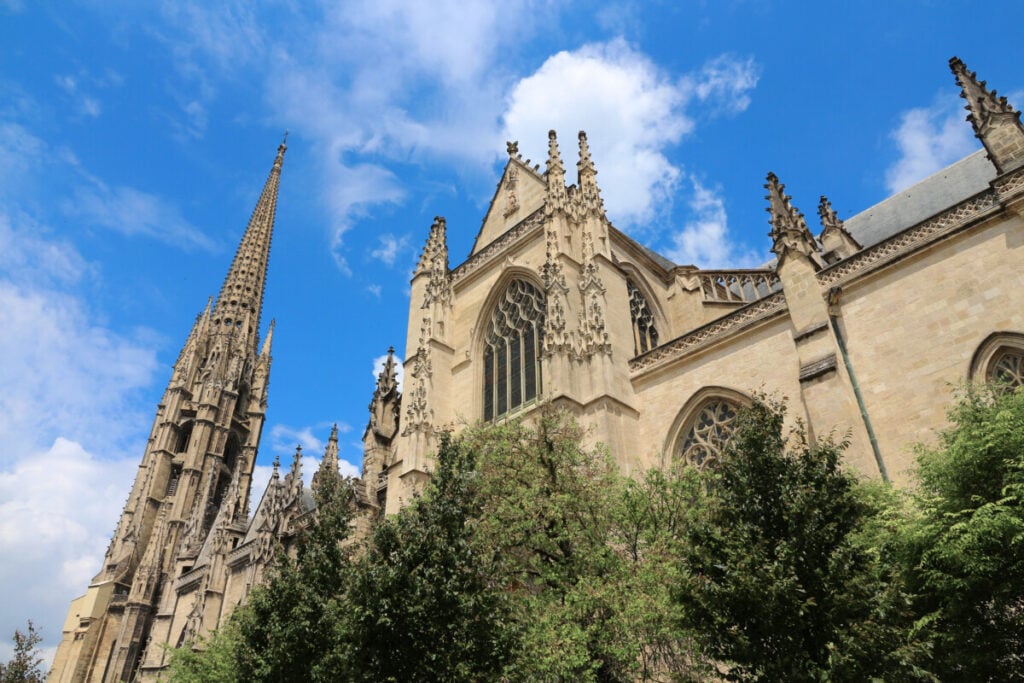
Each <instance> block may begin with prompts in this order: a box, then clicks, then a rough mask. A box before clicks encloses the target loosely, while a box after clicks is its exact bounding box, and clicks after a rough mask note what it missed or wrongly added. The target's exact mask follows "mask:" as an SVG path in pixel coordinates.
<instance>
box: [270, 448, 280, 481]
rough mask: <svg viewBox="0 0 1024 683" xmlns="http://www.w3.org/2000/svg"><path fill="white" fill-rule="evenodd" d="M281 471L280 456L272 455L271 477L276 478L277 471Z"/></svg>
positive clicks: (277, 454)
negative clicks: (272, 468) (272, 467)
mask: <svg viewBox="0 0 1024 683" xmlns="http://www.w3.org/2000/svg"><path fill="white" fill-rule="evenodd" d="M279 469H281V455H280V454H279V453H275V454H274V473H273V474H272V475H271V476H274V477H276V476H277V471H278V470H279Z"/></svg>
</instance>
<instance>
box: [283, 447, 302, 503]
mask: <svg viewBox="0 0 1024 683" xmlns="http://www.w3.org/2000/svg"><path fill="white" fill-rule="evenodd" d="M284 481H285V485H286V486H287V487H288V493H289V494H290V495H289V497H290V498H292V499H294V498H295V497H297V496H298V495H299V494H300V493H302V446H296V447H295V455H293V456H292V468H291V470H290V471H289V472H288V474H286V475H285V478H284Z"/></svg>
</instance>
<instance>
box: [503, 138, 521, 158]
mask: <svg viewBox="0 0 1024 683" xmlns="http://www.w3.org/2000/svg"><path fill="white" fill-rule="evenodd" d="M505 149H506V150H508V155H509V156H510V157H514V156H516V155H517V154H519V141H518V140H512V141H509V142H506V143H505Z"/></svg>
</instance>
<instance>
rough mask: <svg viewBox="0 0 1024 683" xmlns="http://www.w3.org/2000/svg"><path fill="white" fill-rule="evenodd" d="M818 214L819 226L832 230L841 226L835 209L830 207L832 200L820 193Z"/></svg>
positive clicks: (841, 222) (841, 223)
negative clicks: (819, 218)
mask: <svg viewBox="0 0 1024 683" xmlns="http://www.w3.org/2000/svg"><path fill="white" fill-rule="evenodd" d="M818 215H819V216H821V226H822V227H823V228H825V229H826V230H834V229H839V228H842V227H843V221H841V220H840V219H839V216H838V215H836V211H835V209H833V208H832V202H830V201H829V200H828V197H826V196H825V195H821V199H820V200H819V203H818Z"/></svg>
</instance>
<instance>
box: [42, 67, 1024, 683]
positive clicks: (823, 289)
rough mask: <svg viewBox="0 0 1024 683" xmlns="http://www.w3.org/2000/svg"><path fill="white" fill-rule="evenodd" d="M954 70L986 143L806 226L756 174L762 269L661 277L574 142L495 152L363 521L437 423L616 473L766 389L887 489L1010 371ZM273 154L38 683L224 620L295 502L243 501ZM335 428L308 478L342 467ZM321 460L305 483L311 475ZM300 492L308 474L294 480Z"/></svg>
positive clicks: (127, 659)
mask: <svg viewBox="0 0 1024 683" xmlns="http://www.w3.org/2000/svg"><path fill="white" fill-rule="evenodd" d="M950 67H951V68H952V70H953V73H954V75H955V77H956V81H957V83H958V85H959V87H960V89H961V96H962V97H963V98H964V99H965V100H966V102H967V107H966V109H967V110H968V112H969V115H968V117H967V120H968V121H969V122H970V125H971V126H973V128H974V132H975V134H976V136H977V137H978V138H979V139H980V140H981V142H982V144H983V146H984V150H981V151H978V152H976V153H974V154H971V155H970V156H968V157H966V158H964V159H962V160H960V161H958V162H956V163H955V164H953V165H952V166H949V167H948V168H946V169H943V170H942V171H940V172H938V173H936V174H935V175H933V176H931V177H930V178H927V179H926V180H923V181H922V182H920V183H918V184H917V185H915V186H913V187H911V188H909V189H907V190H904V191H902V192H900V193H899V194H898V195H896V196H893V197H890V198H889V199H886V200H885V201H883V202H881V203H880V204H878V205H876V206H873V207H870V208H868V209H866V210H864V211H863V212H861V213H859V214H857V215H856V216H853V217H852V218H850V219H849V220H847V221H845V223H844V222H843V221H841V220H840V219H839V218H838V217H837V216H836V213H835V211H833V210H832V207H831V205H830V204H829V202H828V200H827V199H826V198H825V197H822V198H821V203H820V206H819V207H818V215H819V216H820V219H821V229H820V232H818V234H817V236H816V235H815V234H814V232H812V230H811V228H810V227H809V226H808V223H807V221H806V219H805V218H804V215H803V213H801V212H800V211H799V210H798V209H797V208H796V207H794V206H793V205H792V204H791V202H790V198H789V197H788V196H787V195H786V193H785V186H784V185H783V184H782V183H781V182H780V180H779V179H778V178H777V177H776V176H775V175H774V174H771V173H769V174H768V178H767V183H766V185H765V188H766V190H767V197H766V199H767V206H768V213H769V217H770V224H771V233H770V236H771V240H772V246H771V249H772V252H773V253H774V255H775V258H774V260H773V262H772V263H770V264H769V265H766V266H764V267H762V268H756V269H748V270H702V269H699V268H696V267H694V266H688V265H676V264H673V263H671V262H669V261H668V260H667V259H665V258H664V257H662V256H660V255H658V254H656V253H654V252H652V251H650V250H649V249H647V248H646V247H644V246H642V245H640V244H638V243H637V242H635V241H634V240H632V239H631V238H630V237H628V236H627V235H625V234H624V233H622V232H620V231H619V230H618V229H617V228H615V226H614V225H612V223H611V222H610V220H609V219H608V217H607V216H606V215H605V210H604V205H603V202H602V199H601V190H600V188H599V186H598V182H597V170H596V167H595V163H594V161H593V160H592V159H591V156H590V151H589V148H588V146H587V137H586V135H585V134H584V133H582V132H581V133H580V134H579V140H578V144H579V152H578V161H577V163H576V172H577V176H576V182H575V184H572V185H569V186H567V185H566V169H565V165H564V163H563V161H562V158H561V152H560V150H559V146H558V140H557V138H556V135H555V132H554V131H552V132H551V133H550V134H549V139H548V158H547V165H546V168H545V170H544V171H543V172H541V171H540V170H539V167H531V165H530V164H529V163H528V162H526V161H524V160H523V158H522V157H521V156H520V155H519V153H518V146H517V144H516V143H514V142H512V143H509V145H508V153H509V159H508V163H507V164H506V166H505V170H504V173H503V175H502V177H501V181H500V183H499V184H498V188H497V191H496V192H495V195H494V198H493V199H492V201H491V205H490V207H489V209H488V211H487V214H486V216H485V217H484V220H483V225H482V227H481V228H480V232H479V234H478V235H477V238H476V242H475V244H474V246H473V250H472V252H471V253H470V255H469V257H468V258H467V259H466V260H465V261H463V262H462V263H461V264H460V265H458V266H456V267H455V268H451V267H450V266H449V258H448V247H447V243H446V229H447V228H446V225H445V220H444V218H440V217H438V218H437V219H436V220H435V221H434V224H433V225H432V226H430V232H429V236H428V237H427V242H426V246H425V248H424V250H423V254H422V256H421V258H420V260H419V264H418V266H417V268H416V271H415V275H414V276H413V279H412V297H411V305H410V309H409V323H408V337H407V339H406V345H405V348H406V349H407V350H408V354H407V358H406V359H405V368H406V369H407V374H406V379H405V385H404V387H403V389H404V391H403V393H399V390H398V384H397V376H396V366H397V361H396V359H395V358H394V354H393V352H392V353H391V354H389V357H388V361H387V364H386V366H385V368H384V370H383V372H382V373H381V375H380V377H379V379H378V381H377V387H376V390H375V392H374V394H373V398H372V401H371V403H370V418H369V423H368V425H367V427H366V431H365V433H364V436H363V442H364V446H365V449H364V459H363V477H362V479H361V481H359V482H357V492H358V495H359V498H360V505H361V507H362V508H363V509H364V511H365V514H364V515H363V517H362V521H361V524H364V525H365V524H367V523H368V520H369V519H370V518H371V517H372V516H373V515H374V514H377V513H381V512H383V513H393V512H395V511H396V510H398V509H399V508H400V507H401V506H402V505H403V504H404V503H405V502H407V501H409V500H410V498H411V496H412V495H413V494H414V493H415V492H416V491H418V490H420V489H421V488H422V486H423V485H424V483H425V482H426V481H427V480H428V478H429V471H430V466H431V454H432V453H433V452H434V450H435V449H436V447H437V444H438V435H439V433H440V432H441V431H442V430H446V429H458V428H459V425H460V424H465V423H466V422H467V421H468V422H472V421H478V420H485V421H491V420H504V419H507V418H511V417H520V416H527V415H529V414H530V411H531V410H533V409H534V408H536V407H537V406H538V405H541V404H554V405H558V406H561V407H564V408H565V409H567V410H569V411H570V412H572V413H573V414H574V415H576V416H577V419H578V420H579V421H580V423H581V424H583V425H584V426H585V427H587V428H589V434H590V437H589V438H591V439H593V440H594V441H600V442H603V443H605V444H607V445H608V447H609V449H610V451H611V453H612V454H613V455H614V456H615V457H616V459H617V460H618V462H619V464H620V466H621V468H622V470H623V471H624V472H626V473H640V472H642V471H644V470H646V469H648V468H651V467H664V466H666V465H667V464H668V463H670V462H673V461H682V462H686V463H689V464H691V465H692V466H694V467H709V466H712V465H713V463H714V461H715V459H716V458H717V457H719V454H720V451H721V448H722V445H723V443H724V442H725V441H726V440H727V439H728V436H729V433H730V430H731V427H732V422H733V420H734V418H735V414H736V410H737V408H739V407H741V406H742V405H743V404H744V403H747V402H748V401H750V397H751V396H752V395H753V394H754V393H755V392H758V391H765V392H768V393H772V394H777V395H780V396H786V397H788V399H789V404H790V417H791V419H800V420H802V421H803V422H804V423H805V424H806V425H807V427H808V429H809V432H810V435H811V437H812V438H815V437H816V436H821V435H825V434H828V433H830V432H832V431H833V430H834V431H835V432H836V433H838V434H847V433H848V434H849V438H850V447H849V449H848V451H847V455H848V460H849V465H850V466H851V467H852V468H855V469H856V470H858V471H860V472H861V473H863V474H864V475H865V476H868V477H882V478H886V479H889V480H891V481H893V482H896V483H900V482H903V481H905V480H906V478H907V474H908V468H909V467H910V465H911V461H912V454H911V453H910V452H909V450H908V445H909V444H911V443H913V442H915V441H919V440H923V439H926V438H928V437H929V436H930V435H932V434H933V433H934V430H935V429H937V428H940V427H942V426H943V424H944V420H945V417H944V411H945V408H946V406H947V405H949V402H950V400H951V397H952V392H953V389H954V388H955V386H956V385H958V384H962V383H964V382H965V381H972V380H979V381H981V380H988V379H1000V380H1003V381H1006V382H1009V383H1012V384H1016V385H1021V384H1024V127H1022V125H1021V121H1020V113H1019V112H1018V111H1016V110H1015V109H1014V108H1013V107H1012V106H1011V105H1010V104H1009V103H1008V102H1007V101H1006V98H1000V97H997V95H996V93H995V91H990V90H988V89H987V88H986V85H985V82H984V81H979V80H978V79H977V78H976V76H975V74H973V73H971V72H969V71H968V70H967V68H966V66H965V65H964V63H963V62H961V61H960V60H959V59H956V58H954V59H952V60H950ZM285 149H286V147H285V145H284V144H283V143H282V145H281V146H280V147H279V148H278V152H277V157H276V158H275V160H274V164H273V167H272V168H271V171H270V176H269V178H268V179H267V182H266V186H265V187H264V189H263V193H262V195H261V196H260V199H259V202H258V203H257V205H256V209H255V211H254V212H253V215H252V218H251V220H250V222H249V226H248V228H247V229H246V231H245V235H244V236H243V238H242V242H241V244H240V246H239V248H238V252H237V254H236V255H235V258H234V260H233V261H232V263H231V267H230V269H229V270H228V274H227V277H226V278H225V280H224V285H223V287H222V288H221V291H220V294H219V295H218V297H217V299H216V301H215V302H213V301H212V300H211V302H210V303H209V304H207V307H206V310H205V311H203V313H202V314H201V315H200V316H199V317H198V318H197V320H196V322H195V325H194V326H193V328H192V332H191V333H190V334H189V336H188V339H187V340H186V342H185V345H184V347H183V348H182V351H181V355H180V356H179V357H178V360H177V362H176V363H175V365H174V370H173V374H172V376H171V379H170V382H169V383H168V386H167V389H166V391H165V393H164V396H163V399H162V400H161V402H160V405H159V406H158V408H157V413H156V419H155V420H154V422H153V429H152V432H151V434H150V438H149V442H148V444H147V447H146V451H145V453H144V454H143V456H142V462H141V464H140V467H139V471H138V475H137V477H136V479H135V483H134V485H133V487H132V490H131V494H130V496H129V498H128V501H127V503H126V505H125V508H124V512H123V513H122V515H121V519H120V522H119V523H118V525H117V529H116V531H115V532H114V536H113V538H112V540H111V542H110V547H109V548H108V550H107V553H106V557H105V558H104V560H103V565H102V567H100V570H99V573H98V574H97V575H96V577H95V578H94V579H93V581H92V583H91V584H90V585H89V587H88V588H87V590H86V593H85V594H84V595H83V596H81V597H79V598H76V599H75V600H74V601H72V603H71V607H70V609H69V610H68V616H67V620H66V621H65V623H64V628H63V640H62V642H61V644H60V646H59V649H58V651H57V655H56V658H55V660H54V664H53V669H52V671H51V672H50V677H49V680H50V681H54V682H57V681H60V682H64V681H69V682H70V681H97V682H98V681H132V680H154V679H157V678H158V677H159V676H160V674H161V671H162V670H163V669H164V668H165V667H166V665H167V650H166V647H165V645H169V646H171V647H178V646H182V645H184V644H187V643H189V642H191V641H192V640H193V639H194V638H195V637H196V636H197V635H201V634H204V633H207V632H209V631H210V630H211V629H214V628H217V626H218V625H219V624H221V623H223V621H224V619H225V618H226V616H227V615H228V614H230V612H231V610H232V609H233V608H234V607H235V606H236V605H238V604H239V603H240V602H242V601H244V600H245V598H246V595H247V594H248V592H249V591H250V590H251V588H252V587H253V586H254V585H257V584H259V583H260V582H261V580H262V577H263V574H264V571H265V569H266V567H267V566H268V563H269V562H270V561H271V560H272V559H273V556H274V553H275V548H276V547H277V546H278V544H282V545H283V546H284V547H285V548H287V547H289V545H290V543H291V541H292V539H293V538H294V537H295V535H296V534H297V533H300V532H301V529H302V527H303V525H304V524H305V523H306V521H307V520H308V515H309V514H310V512H311V511H312V509H313V504H312V495H311V493H310V491H308V490H305V489H304V488H303V485H302V477H301V452H296V454H295V458H294V461H293V462H292V463H291V467H290V469H289V471H288V472H287V473H285V474H284V475H283V476H282V474H281V473H280V472H279V466H278V463H276V462H275V465H274V473H273V476H272V477H271V480H270V484H269V485H268V487H267V490H266V492H265V493H264V494H263V497H262V499H261V500H260V503H259V505H258V506H257V508H256V511H255V514H252V515H250V490H249V489H250V481H251V476H252V470H253V465H254V463H255V461H256V454H257V449H258V448H259V443H260V433H261V430H262V428H263V423H264V419H265V412H266V406H267V386H268V377H269V374H270V366H271V355H270V352H271V339H272V336H273V327H274V326H273V322H271V323H270V326H269V330H268V331H267V333H266V336H265V338H264V339H263V340H262V343H261V340H260V338H259V330H260V316H261V309H262V298H263V288H264V285H265V279H266V272H267V259H268V255H269V249H270V241H271V232H272V230H273V226H274V211H275V206H276V202H277V191H278V180H279V178H280V174H281V166H282V162H283V159H284V153H285ZM337 467H338V444H337V432H336V430H335V431H334V432H332V434H331V436H330V439H329V441H328V445H327V451H326V453H325V454H324V459H323V462H322V464H321V468H329V469H333V470H334V471H337ZM318 474H319V473H318ZM316 485H317V479H314V483H313V486H314V487H315V486H316Z"/></svg>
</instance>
